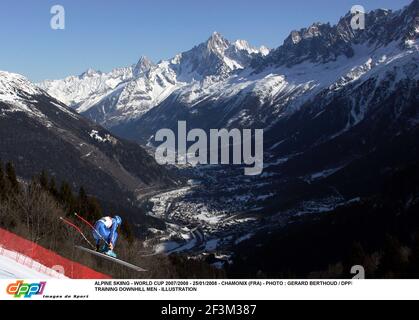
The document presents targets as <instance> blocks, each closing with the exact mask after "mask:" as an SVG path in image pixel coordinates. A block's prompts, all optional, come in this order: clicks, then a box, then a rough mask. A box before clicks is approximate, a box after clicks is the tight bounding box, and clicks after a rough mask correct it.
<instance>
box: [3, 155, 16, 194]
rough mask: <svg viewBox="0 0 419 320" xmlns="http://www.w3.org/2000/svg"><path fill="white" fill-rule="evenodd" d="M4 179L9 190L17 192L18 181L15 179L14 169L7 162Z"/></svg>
mask: <svg viewBox="0 0 419 320" xmlns="http://www.w3.org/2000/svg"><path fill="white" fill-rule="evenodd" d="M6 180H7V183H8V184H9V188H8V189H9V190H8V191H9V192H12V193H18V192H19V182H18V181H17V177H16V171H15V168H14V166H13V164H12V163H10V162H8V163H7V164H6Z"/></svg>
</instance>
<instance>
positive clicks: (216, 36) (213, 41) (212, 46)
mask: <svg viewBox="0 0 419 320" xmlns="http://www.w3.org/2000/svg"><path fill="white" fill-rule="evenodd" d="M229 46H230V42H229V41H228V40H227V39H225V38H224V37H223V36H222V35H221V34H220V33H218V32H214V33H213V34H212V35H211V37H210V38H209V39H208V41H207V42H206V47H207V49H208V51H209V52H212V53H215V54H219V55H224V52H225V50H227V49H228V48H229Z"/></svg>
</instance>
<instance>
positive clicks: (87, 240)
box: [60, 217, 96, 249]
mask: <svg viewBox="0 0 419 320" xmlns="http://www.w3.org/2000/svg"><path fill="white" fill-rule="evenodd" d="M60 220H61V221H62V222H64V223H65V224H67V225H69V226H71V227H73V228H74V229H76V230H77V232H78V233H80V235H81V236H82V237H83V239H84V240H86V242H87V243H88V244H89V245H90V246H91V247H92V248H93V249H96V247H95V246H94V245H93V244H92V243H91V242H90V241H89V239H87V237H86V236H85V235H84V233H83V231H81V229H80V228H79V227H77V226H76V225H75V224H74V223H71V222H70V221H68V220H66V219H64V218H63V217H60Z"/></svg>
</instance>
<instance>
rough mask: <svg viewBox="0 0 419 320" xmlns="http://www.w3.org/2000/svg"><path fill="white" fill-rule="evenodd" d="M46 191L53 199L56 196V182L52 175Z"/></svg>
mask: <svg viewBox="0 0 419 320" xmlns="http://www.w3.org/2000/svg"><path fill="white" fill-rule="evenodd" d="M48 191H49V193H50V194H51V195H52V196H53V197H54V198H55V199H57V198H58V190H57V184H56V182H55V178H54V177H52V178H51V180H50V181H49V187H48Z"/></svg>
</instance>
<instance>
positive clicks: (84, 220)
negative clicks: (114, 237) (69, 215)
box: [74, 212, 109, 246]
mask: <svg viewBox="0 0 419 320" xmlns="http://www.w3.org/2000/svg"><path fill="white" fill-rule="evenodd" d="M74 215H75V216H76V217H77V218H79V219H80V220H81V221H83V222H84V223H85V224H87V225H88V226H89V227H90V228H92V230H93V231H94V232H95V233H96V234H97V235H98V236H99V237H100V238H101V239H102V240H103V241H104V242H105V243H106V245H107V246H109V243H108V241H106V239H105V238H104V237H102V235H101V234H100V233H99V231H97V230H96V228H95V227H94V226H93V225H92V224H91V223H90V222H89V221H87V220H86V219H84V218H83V217H82V216H80V215H79V214H78V213H77V212H74Z"/></svg>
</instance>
